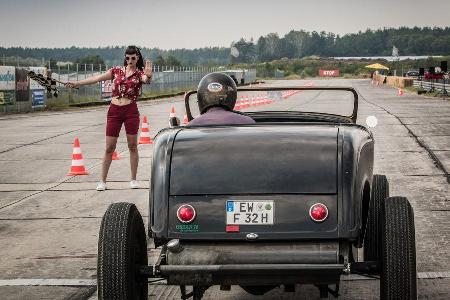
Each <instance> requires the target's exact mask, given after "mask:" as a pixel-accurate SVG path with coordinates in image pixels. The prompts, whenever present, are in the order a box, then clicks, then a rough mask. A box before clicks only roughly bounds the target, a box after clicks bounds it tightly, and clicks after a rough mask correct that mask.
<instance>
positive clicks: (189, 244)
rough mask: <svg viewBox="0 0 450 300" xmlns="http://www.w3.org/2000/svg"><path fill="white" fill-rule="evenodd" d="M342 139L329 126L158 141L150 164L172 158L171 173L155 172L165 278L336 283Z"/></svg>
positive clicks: (340, 266)
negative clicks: (340, 145) (339, 141)
mask: <svg viewBox="0 0 450 300" xmlns="http://www.w3.org/2000/svg"><path fill="white" fill-rule="evenodd" d="M338 132H339V128H338V126H334V125H329V124H328V125H327V124H325V125H324V124H322V125H321V126H317V125H315V126H308V125H294V126H293V125H292V124H291V125H284V124H282V125H273V124H272V125H255V126H228V127H221V126H217V127H203V128H201V127H200V128H189V129H181V130H179V131H178V132H177V133H176V134H168V135H167V137H166V138H162V139H158V140H159V142H160V143H161V145H160V146H162V145H165V147H163V148H165V150H161V151H160V152H161V153H159V152H158V150H156V152H155V154H154V155H155V157H156V159H155V158H154V161H158V155H159V156H161V155H166V156H168V155H170V159H169V161H170V164H169V163H166V164H165V165H164V166H162V165H161V166H154V167H153V173H152V176H153V177H152V178H153V179H152V191H153V192H152V193H153V194H152V197H153V198H152V199H153V201H152V208H151V214H150V217H151V218H150V225H151V231H152V236H153V237H154V238H155V242H156V243H157V244H158V243H160V244H165V249H164V252H165V256H164V260H165V261H164V262H163V263H162V264H161V265H160V266H159V271H160V272H161V274H163V275H165V276H166V277H167V279H168V283H170V284H180V285H213V284H222V285H224V284H225V285H231V284H240V285H270V284H281V283H284V284H294V283H299V282H308V283H315V284H322V283H323V284H328V283H335V282H337V281H338V280H339V275H340V274H342V272H343V270H344V268H345V265H344V261H343V259H342V255H341V251H342V249H340V243H339V235H338V234H339V230H338V203H339V199H338V182H339V180H338V170H339V169H340V167H341V166H340V163H339V159H338V157H339V153H338V152H339V151H338V148H339V146H338ZM169 136H170V137H169ZM156 147H158V145H156ZM159 158H161V157H159ZM166 158H167V157H166ZM163 174H166V175H163ZM168 174H170V176H168V178H170V180H163V178H164V177H165V176H167V175H168ZM164 207H167V210H164ZM156 213H158V214H159V216H160V215H161V214H164V213H165V214H166V215H167V218H160V217H158V218H154V216H155V214H156Z"/></svg>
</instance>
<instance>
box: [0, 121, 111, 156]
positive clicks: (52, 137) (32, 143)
mask: <svg viewBox="0 0 450 300" xmlns="http://www.w3.org/2000/svg"><path fill="white" fill-rule="evenodd" d="M104 124H105V123H104V122H103V123H98V124H94V125H89V126H86V127H82V128H78V129H74V130H70V131H66V132H63V133H60V134H57V135H53V136H50V137H47V138H43V139H40V140H37V141H34V142H31V143H27V144H21V145H17V146H15V147H11V148H8V149H6V150H3V151H0V154H3V153H6V152H9V151H12V150H16V149H19V148H22V147H26V146H30V145H34V144H37V143H40V142H43V141H47V140H51V139H54V138H56V137H59V136H63V135H66V134H69V133H72V132H76V131H80V130H83V129H86V128H90V127H95V126H100V125H104Z"/></svg>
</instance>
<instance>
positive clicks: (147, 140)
mask: <svg viewBox="0 0 450 300" xmlns="http://www.w3.org/2000/svg"><path fill="white" fill-rule="evenodd" d="M139 144H153V141H152V138H151V137H150V131H149V129H148V121H147V116H144V120H143V121H142V128H141V136H140V137H139Z"/></svg>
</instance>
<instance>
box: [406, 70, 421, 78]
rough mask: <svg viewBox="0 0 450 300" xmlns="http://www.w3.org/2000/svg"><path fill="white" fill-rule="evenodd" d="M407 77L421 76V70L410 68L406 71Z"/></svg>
mask: <svg viewBox="0 0 450 300" xmlns="http://www.w3.org/2000/svg"><path fill="white" fill-rule="evenodd" d="M406 77H419V71H417V70H409V71H408V72H406Z"/></svg>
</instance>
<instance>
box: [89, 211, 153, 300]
mask: <svg viewBox="0 0 450 300" xmlns="http://www.w3.org/2000/svg"><path fill="white" fill-rule="evenodd" d="M97 264H98V265H97V272H98V275H97V277H98V278H97V285H98V298H99V299H117V300H128V299H133V300H134V299H136V300H137V299H139V300H142V299H147V298H148V284H147V278H145V277H141V276H139V266H143V265H145V266H147V239H146V236H145V228H144V222H143V220H142V217H141V214H140V213H139V211H138V210H137V208H136V206H135V205H134V204H131V203H114V204H111V205H110V206H109V207H108V210H107V211H106V212H105V214H104V216H103V219H102V223H101V226H100V233H99V241H98V261H97Z"/></svg>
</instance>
